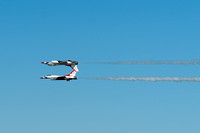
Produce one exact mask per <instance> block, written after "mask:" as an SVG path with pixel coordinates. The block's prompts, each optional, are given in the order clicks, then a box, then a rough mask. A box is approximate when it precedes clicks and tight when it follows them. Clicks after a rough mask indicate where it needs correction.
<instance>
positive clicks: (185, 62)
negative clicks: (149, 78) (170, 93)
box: [97, 60, 200, 65]
mask: <svg viewBox="0 0 200 133" xmlns="http://www.w3.org/2000/svg"><path fill="white" fill-rule="evenodd" d="M97 64H175V65H199V64H200V60H175V61H169V60H165V61H156V60H149V61H148V60H144V61H125V62H102V63H97Z"/></svg>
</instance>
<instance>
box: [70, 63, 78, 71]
mask: <svg viewBox="0 0 200 133" xmlns="http://www.w3.org/2000/svg"><path fill="white" fill-rule="evenodd" d="M71 67H72V69H73V70H74V71H76V72H79V70H78V67H77V65H74V66H71Z"/></svg>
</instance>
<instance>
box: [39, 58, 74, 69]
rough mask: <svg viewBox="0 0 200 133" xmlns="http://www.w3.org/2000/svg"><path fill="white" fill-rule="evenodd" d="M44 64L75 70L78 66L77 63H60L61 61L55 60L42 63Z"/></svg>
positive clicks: (69, 61) (68, 61)
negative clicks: (68, 67) (63, 66)
mask: <svg viewBox="0 0 200 133" xmlns="http://www.w3.org/2000/svg"><path fill="white" fill-rule="evenodd" d="M41 63H42V64H47V65H48V66H58V65H65V66H70V67H71V68H73V67H74V66H75V65H78V62H77V61H71V60H67V61H59V60H53V61H51V62H41Z"/></svg>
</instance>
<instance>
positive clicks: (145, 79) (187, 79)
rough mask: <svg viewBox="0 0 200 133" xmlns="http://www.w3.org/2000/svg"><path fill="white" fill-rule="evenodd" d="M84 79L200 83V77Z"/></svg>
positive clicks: (95, 78)
mask: <svg viewBox="0 0 200 133" xmlns="http://www.w3.org/2000/svg"><path fill="white" fill-rule="evenodd" d="M82 79H93V80H115V81H120V80H122V81H153V82H156V81H172V82H182V81H189V82H200V77H193V78H184V77H118V78H117V77H102V78H98V77H93V78H82Z"/></svg>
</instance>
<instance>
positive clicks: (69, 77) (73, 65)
mask: <svg viewBox="0 0 200 133" xmlns="http://www.w3.org/2000/svg"><path fill="white" fill-rule="evenodd" d="M41 63H42V64H46V65H48V66H58V65H65V66H69V67H71V68H72V69H73V70H72V72H71V73H70V74H68V75H64V76H58V75H47V76H44V77H41V78H40V79H51V80H66V81H70V80H76V79H77V77H76V73H77V72H79V71H78V67H77V65H78V62H77V61H71V60H68V61H58V60H54V61H51V62H41Z"/></svg>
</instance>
